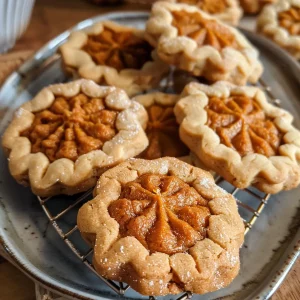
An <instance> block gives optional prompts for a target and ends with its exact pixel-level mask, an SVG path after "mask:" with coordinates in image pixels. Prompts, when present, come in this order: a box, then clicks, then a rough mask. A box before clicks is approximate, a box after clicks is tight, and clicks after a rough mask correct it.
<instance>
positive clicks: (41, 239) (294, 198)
mask: <svg viewBox="0 0 300 300" xmlns="http://www.w3.org/2000/svg"><path fill="white" fill-rule="evenodd" d="M146 18H147V14H146V13H119V14H110V15H105V16H101V17H97V18H94V19H90V20H86V21H84V22H81V23H80V24H78V25H77V26H75V27H74V28H73V29H72V30H78V29H81V28H85V27H88V26H90V25H92V24H93V23H94V22H96V21H100V20H103V19H113V20H116V21H118V22H120V23H123V24H130V25H131V26H136V27H143V26H144V23H145V20H146ZM69 34H70V31H68V32H65V33H63V34H61V35H60V36H58V37H57V38H55V39H54V40H52V41H51V42H49V43H48V44H47V45H46V46H45V47H44V48H42V49H41V50H40V51H38V52H37V53H36V54H35V55H34V57H33V58H32V59H30V60H29V61H28V62H26V63H25V64H24V65H23V66H22V67H21V68H20V69H19V70H18V71H17V72H14V73H13V74H12V75H11V76H10V77H9V78H8V79H7V81H6V82H5V84H4V85H3V87H2V89H1V90H0V110H1V111H2V113H3V114H1V115H2V116H3V118H2V120H0V133H1V134H2V133H3V130H4V129H5V127H6V126H7V123H8V122H9V120H10V119H11V116H12V113H13V111H14V109H15V108H16V107H18V106H19V105H20V104H21V103H23V102H24V101H27V100H29V99H31V98H32V97H33V96H34V95H35V94H36V93H37V92H38V91H39V90H40V89H41V88H42V87H44V86H46V85H48V84H51V83H55V82H61V81H66V78H65V76H64V74H63V73H62V71H61V68H60V59H59V56H58V55H57V54H55V52H56V49H57V47H58V46H59V45H60V44H61V43H62V42H63V41H64V40H65V39H66V38H67V37H68V35H69ZM246 34H247V36H248V37H249V38H250V40H251V41H252V42H253V43H254V44H255V45H256V46H257V47H258V48H259V50H260V51H261V59H262V61H263V63H264V65H265V73H264V76H263V79H264V80H265V82H267V83H268V84H269V85H270V86H271V87H272V90H273V92H274V94H275V95H276V96H277V97H278V98H280V99H281V100H282V106H283V107H284V108H286V109H288V110H290V111H291V112H292V113H293V114H294V116H295V124H296V126H297V127H298V128H300V101H299V100H300V99H299V95H300V67H299V65H298V64H297V63H296V62H295V61H294V60H293V59H292V58H290V57H289V56H288V55H287V54H285V52H283V51H282V50H280V49H279V48H278V47H276V46H275V45H273V44H272V43H271V42H269V41H267V40H265V39H264V38H261V37H258V36H256V35H255V34H251V33H249V32H248V33H246ZM299 198H300V188H298V189H295V190H293V191H290V192H285V193H281V194H278V195H276V196H273V197H271V199H270V200H269V203H268V205H267V207H266V208H265V210H264V211H263V214H262V215H261V217H260V218H259V219H258V221H257V222H256V223H255V226H254V228H253V229H252V230H251V231H250V232H249V234H248V235H247V237H246V242H245V245H244V247H243V249H242V250H241V257H242V258H241V259H242V265H241V271H240V275H239V276H238V278H236V280H235V281H234V282H233V283H232V284H231V285H230V286H229V287H228V288H226V289H223V290H220V291H218V292H215V293H212V294H207V295H204V296H199V295H195V296H194V298H193V299H199V300H200V299H202V300H204V299H205V300H206V299H217V298H221V297H225V298H226V299H227V298H228V299H267V298H269V297H270V296H271V295H272V293H273V292H274V291H275V290H276V288H277V287H278V285H279V284H280V283H281V281H282V280H283V278H284V277H285V275H286V274H287V272H288V271H289V269H290V268H291V266H292V264H293V263H294V262H295V260H296V259H297V257H298V255H299V239H300V231H299V230H298V229H299V223H300V212H299V210H298V208H299V204H300V202H299ZM250 200H251V199H250ZM66 201H69V200H66ZM0 241H1V243H2V244H3V246H4V247H5V249H6V251H7V254H8V255H9V256H10V257H11V259H12V260H13V261H14V262H15V263H16V265H17V266H18V267H19V268H20V269H21V270H23V271H24V272H25V273H26V274H27V275H28V276H29V277H31V278H32V279H34V280H36V281H37V282H39V283H40V284H42V285H43V286H45V287H47V288H49V289H52V290H54V291H56V292H58V293H60V294H62V295H67V296H68V297H70V298H75V299H120V297H121V296H118V295H117V294H115V293H114V292H112V291H111V290H110V289H109V288H108V287H107V286H106V285H105V284H103V283H102V282H101V281H99V279H98V278H97V277H96V276H95V275H94V274H93V273H92V272H90V271H89V270H88V269H87V268H86V267H85V266H83V265H82V263H81V262H80V261H79V260H78V258H77V257H76V256H75V255H74V254H73V253H72V252H71V251H70V249H69V248H68V247H67V245H66V244H65V243H64V242H63V241H62V240H61V239H60V237H59V236H58V235H57V233H56V232H55V231H54V229H53V228H52V227H51V226H48V222H47V218H46V216H45V214H44V213H43V211H42V208H41V207H40V205H39V203H38V201H37V199H36V198H35V197H34V196H33V195H32V194H31V192H30V190H29V189H27V188H23V187H21V186H19V185H18V184H17V183H15V181H14V180H13V179H12V178H11V176H10V175H9V172H8V169H7V162H6V158H5V157H4V155H3V152H2V150H0ZM125 296H126V298H127V299H128V298H129V299H143V298H145V297H142V296H141V295H139V294H137V293H135V292H134V291H132V290H128V291H127V292H126V294H125ZM145 299H146V298H145ZM163 299H173V298H172V297H165V298H163Z"/></svg>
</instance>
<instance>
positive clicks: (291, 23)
mask: <svg viewBox="0 0 300 300" xmlns="http://www.w3.org/2000/svg"><path fill="white" fill-rule="evenodd" d="M278 21H279V24H280V26H281V27H283V28H285V29H286V30H287V31H288V32H289V33H290V34H291V35H300V7H296V6H292V7H291V8H290V9H289V10H285V11H282V12H280V13H279V14H278Z"/></svg>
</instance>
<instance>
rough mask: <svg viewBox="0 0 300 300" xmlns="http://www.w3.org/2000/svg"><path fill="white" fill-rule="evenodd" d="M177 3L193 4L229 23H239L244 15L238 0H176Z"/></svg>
mask: <svg viewBox="0 0 300 300" xmlns="http://www.w3.org/2000/svg"><path fill="white" fill-rule="evenodd" d="M172 2H175V3H184V4H188V5H193V6H196V7H198V8H199V9H201V10H203V11H205V12H206V13H208V14H211V15H213V16H214V17H216V18H217V19H219V20H221V21H223V22H226V23H228V24H232V25H237V24H238V23H239V21H240V19H241V17H242V10H241V8H240V6H239V3H238V0H176V1H172Z"/></svg>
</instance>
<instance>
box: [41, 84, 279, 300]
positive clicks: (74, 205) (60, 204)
mask: <svg viewBox="0 0 300 300" xmlns="http://www.w3.org/2000/svg"><path fill="white" fill-rule="evenodd" d="M168 81H169V80H168ZM168 86H169V82H167V83H166V85H165V87H164V89H163V90H167V87H168ZM256 86H259V87H260V88H261V89H263V90H264V91H265V92H266V94H267V96H268V98H269V101H270V102H272V103H273V104H274V105H276V106H280V100H279V99H277V98H276V97H275V96H274V95H273V93H272V90H271V88H270V87H269V86H268V85H267V84H266V83H265V81H263V80H262V79H261V80H260V81H259V83H258V84H256ZM215 182H216V184H217V185H218V186H220V187H222V188H223V189H225V190H226V191H227V192H229V193H231V194H232V195H233V196H234V197H235V199H236V202H237V205H238V209H239V213H240V215H241V217H242V219H243V221H244V224H245V235H246V234H247V233H248V232H249V231H250V230H251V229H252V227H253V225H254V223H255V222H256V220H257V218H259V216H260V215H261V213H262V211H263V209H264V208H265V206H266V204H267V202H268V200H269V198H270V196H271V195H270V194H266V193H262V192H260V191H259V190H257V189H255V188H253V187H250V188H247V189H243V190H241V189H239V188H236V187H234V186H232V185H231V184H229V183H228V182H227V181H225V180H224V179H223V178H222V177H220V176H218V177H216V178H215ZM92 198H93V196H92V190H89V191H87V192H85V193H83V194H80V195H79V196H78V195H75V196H56V197H48V198H41V197H38V200H39V203H40V204H41V206H42V208H43V210H44V212H45V213H46V215H47V217H48V219H49V221H50V223H51V224H52V226H53V227H54V229H55V230H56V231H57V233H58V234H59V236H60V237H61V238H62V239H63V241H64V242H65V243H66V244H67V245H68V246H69V248H70V249H71V250H72V252H73V253H74V254H75V255H76V256H77V257H78V258H79V259H80V260H81V261H82V263H83V264H84V265H85V266H87V267H88V268H89V269H90V270H91V272H93V273H94V274H96V276H97V277H99V278H100V279H101V280H102V281H103V282H104V283H105V284H106V285H107V286H108V287H110V288H111V289H112V290H113V291H115V292H116V293H117V294H119V295H121V296H122V295H125V293H126V291H127V290H128V289H129V288H130V286H129V285H127V284H124V283H123V282H116V281H112V280H108V279H106V278H104V277H102V276H101V275H99V274H98V273H97V272H96V270H95V269H94V267H93V265H92V256H93V249H92V248H91V247H90V246H89V245H88V244H87V243H86V242H85V241H84V240H83V239H82V237H81V235H80V232H79V230H78V227H77V225H76V218H77V213H78V209H79V208H80V207H81V206H82V205H83V204H84V203H86V202H87V201H89V200H91V199H92ZM192 297H193V295H192V293H190V292H185V293H183V294H182V295H180V296H179V297H178V298H176V300H187V299H191V298H192ZM155 299H156V298H155V297H153V296H150V297H149V300H155Z"/></svg>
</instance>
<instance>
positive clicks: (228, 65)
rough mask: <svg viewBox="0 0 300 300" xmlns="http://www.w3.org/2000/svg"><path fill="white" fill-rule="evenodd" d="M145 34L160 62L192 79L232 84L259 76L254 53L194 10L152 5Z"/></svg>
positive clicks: (232, 32)
mask: <svg viewBox="0 0 300 300" xmlns="http://www.w3.org/2000/svg"><path fill="white" fill-rule="evenodd" d="M146 31H147V39H148V40H149V42H150V43H151V44H152V45H153V46H156V47H157V53H158V55H159V57H160V58H161V59H162V60H163V61H165V62H167V63H169V64H171V65H174V66H176V67H177V68H179V69H181V70H184V71H188V72H190V73H192V74H193V75H195V76H201V77H204V78H205V79H207V80H209V81H212V82H214V81H218V80H227V81H230V82H233V83H236V84H245V83H246V82H247V81H249V82H252V83H254V82H256V81H257V80H258V79H259V77H260V76H261V73H262V65H261V63H260V62H259V60H258V52H257V50H256V49H254V47H253V46H252V45H251V44H250V43H249V42H248V41H247V39H246V38H245V37H244V36H243V35H242V34H241V33H240V32H239V31H237V30H236V29H235V28H233V27H230V26H228V25H225V24H223V23H222V22H220V21H218V20H217V19H215V18H213V17H212V16H209V15H208V14H206V13H204V12H203V11H201V10H199V9H198V8H197V7H195V6H190V5H186V4H175V3H169V2H157V3H155V4H154V5H153V7H152V13H151V16H150V19H149V21H148V22H147V29H146Z"/></svg>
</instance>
